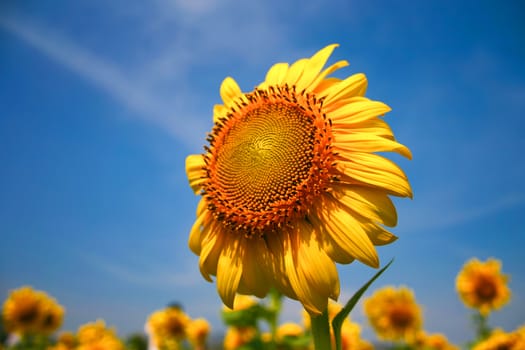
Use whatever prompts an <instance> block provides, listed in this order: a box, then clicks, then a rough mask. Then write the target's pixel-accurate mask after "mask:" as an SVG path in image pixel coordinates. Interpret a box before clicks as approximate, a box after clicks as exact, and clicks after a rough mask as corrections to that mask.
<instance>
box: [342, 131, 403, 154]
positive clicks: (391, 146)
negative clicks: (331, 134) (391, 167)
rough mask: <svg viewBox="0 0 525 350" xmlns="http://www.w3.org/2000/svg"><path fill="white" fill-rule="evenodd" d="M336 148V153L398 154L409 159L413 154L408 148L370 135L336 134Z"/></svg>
mask: <svg viewBox="0 0 525 350" xmlns="http://www.w3.org/2000/svg"><path fill="white" fill-rule="evenodd" d="M334 146H335V148H336V149H334V151H335V152H337V151H338V150H337V149H340V150H343V151H350V152H371V153H375V152H396V153H398V154H400V155H402V156H405V157H407V158H408V159H412V153H411V152H410V150H409V149H408V148H407V147H406V146H404V145H402V144H400V143H398V142H396V141H393V140H389V139H386V138H384V137H381V136H376V135H373V134H368V133H357V132H355V133H346V134H336V135H335V140H334Z"/></svg>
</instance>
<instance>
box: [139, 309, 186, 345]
mask: <svg viewBox="0 0 525 350" xmlns="http://www.w3.org/2000/svg"><path fill="white" fill-rule="evenodd" d="M190 321H191V319H190V317H189V316H188V315H186V313H184V311H182V309H181V308H179V307H172V306H170V307H167V308H165V309H162V310H158V311H155V312H154V313H152V314H151V315H150V316H149V318H148V321H147V325H146V328H147V329H148V331H149V332H150V335H151V337H152V340H153V343H154V344H155V345H156V346H157V347H159V348H161V349H162V348H168V349H172V348H173V349H176V348H178V346H179V345H178V344H179V342H181V341H182V340H184V339H186V337H187V333H186V327H187V326H188V324H189V323H190Z"/></svg>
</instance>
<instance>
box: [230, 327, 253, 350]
mask: <svg viewBox="0 0 525 350" xmlns="http://www.w3.org/2000/svg"><path fill="white" fill-rule="evenodd" d="M256 336H257V329H255V328H253V327H228V329H227V330H226V334H225V335H224V341H223V346H224V350H235V349H237V348H239V347H241V346H243V345H246V344H248V343H249V342H250V341H252V340H253V339H254V338H255V337H256Z"/></svg>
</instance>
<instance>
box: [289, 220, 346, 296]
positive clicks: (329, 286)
mask: <svg viewBox="0 0 525 350" xmlns="http://www.w3.org/2000/svg"><path fill="white" fill-rule="evenodd" d="M299 233H300V234H299V237H297V238H298V240H299V243H300V246H299V249H298V253H297V257H298V262H299V269H298V271H297V272H298V274H299V277H300V278H301V279H303V280H306V281H307V282H308V284H309V285H310V287H311V288H313V289H314V290H315V291H316V292H317V293H319V294H320V295H321V297H322V298H323V299H324V300H326V299H327V298H331V299H334V300H335V299H337V298H338V297H339V291H340V290H339V276H338V274H337V268H336V266H335V264H334V262H333V261H332V259H330V258H329V257H328V256H327V255H326V252H325V251H324V249H323V248H322V247H321V244H320V242H321V240H320V239H319V237H318V234H317V233H316V231H314V228H313V226H312V225H311V224H309V223H307V222H306V221H300V222H299ZM314 256H316V257H317V259H312V257H314ZM314 261H315V262H314ZM324 300H323V304H321V305H324V303H325V301H324Z"/></svg>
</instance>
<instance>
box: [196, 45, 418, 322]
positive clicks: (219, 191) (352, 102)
mask: <svg viewBox="0 0 525 350" xmlns="http://www.w3.org/2000/svg"><path fill="white" fill-rule="evenodd" d="M336 46H337V45H329V46H327V47H325V48H323V49H322V50H320V51H319V52H317V53H316V54H314V55H313V56H312V57H310V58H304V59H300V60H298V61H297V62H295V63H293V64H292V65H290V66H289V65H288V64H286V63H277V64H275V65H274V66H272V67H271V68H270V70H269V71H268V73H267V75H266V79H265V81H264V82H262V83H261V84H259V85H258V86H257V87H255V89H254V90H253V91H251V92H247V93H243V92H242V91H241V89H240V88H239V86H238V85H237V83H236V82H235V80H233V79H232V78H230V77H227V78H226V79H225V80H224V81H223V83H222V85H221V88H220V95H221V97H222V100H223V104H221V105H216V106H215V107H214V110H213V121H214V127H213V129H212V131H211V133H210V134H209V137H208V142H209V146H206V147H205V152H204V154H197V155H190V156H188V157H187V159H186V172H187V175H188V179H189V183H190V186H191V187H192V189H193V190H194V191H195V192H196V193H197V194H200V195H201V196H202V198H201V200H200V202H199V204H198V206H197V218H196V221H195V223H194V225H193V227H192V229H191V232H190V237H189V246H190V249H191V250H192V251H193V252H194V253H195V254H197V255H199V256H200V259H199V266H200V271H201V273H202V275H203V276H204V278H205V279H206V280H208V281H210V282H211V281H213V280H212V277H211V276H216V282H217V290H218V293H219V295H220V297H221V298H222V301H223V302H224V304H226V305H227V306H229V307H232V305H233V300H234V296H235V294H236V293H237V292H238V293H241V294H249V295H255V296H257V297H264V296H265V295H266V294H267V293H268V291H269V289H270V288H271V287H275V288H277V289H278V290H279V291H280V292H281V293H283V294H284V295H286V296H288V297H290V298H293V299H297V300H299V301H300V302H301V303H302V304H303V306H304V307H305V309H306V310H308V312H309V313H311V314H312V315H316V314H320V313H322V312H323V311H324V310H325V309H326V307H327V303H328V299H329V298H331V299H334V300H336V299H337V298H338V296H339V276H338V273H337V268H336V263H341V264H348V263H350V262H352V261H353V260H355V259H357V260H358V261H361V262H363V263H365V264H367V265H369V266H372V267H378V266H379V259H378V256H377V252H376V250H375V247H374V246H375V245H383V244H387V243H391V242H393V241H394V240H395V239H396V237H395V236H394V235H393V234H391V233H390V232H388V231H387V230H386V229H385V228H384V226H389V227H393V226H395V225H396V223H397V215H396V210H395V207H394V205H393V204H392V201H391V199H390V198H389V195H395V196H400V197H411V196H412V192H411V189H410V185H409V183H408V180H407V178H406V176H405V174H404V173H403V171H402V170H401V169H400V168H399V167H398V166H397V165H395V164H394V163H393V162H392V161H390V160H388V159H386V158H384V157H382V156H380V155H378V154H376V152H388V151H393V152H397V153H399V154H401V155H403V156H405V157H407V158H411V153H410V151H409V149H408V148H407V147H405V146H403V145H402V144H400V143H398V142H396V141H395V140H394V136H393V133H392V131H391V129H390V128H389V126H388V125H387V124H386V123H385V122H384V121H383V120H382V118H381V116H382V115H384V114H385V113H386V112H388V111H390V107H388V106H387V105H386V104H384V103H382V102H378V101H373V100H370V99H368V98H366V97H364V94H365V91H366V88H367V79H366V77H365V75H363V74H355V75H352V76H350V77H348V78H346V79H338V78H335V77H329V75H330V74H331V73H333V72H334V71H336V70H338V69H339V68H342V67H344V66H346V65H347V64H348V63H347V62H346V61H338V62H336V63H334V64H332V65H330V66H329V67H327V68H324V69H323V67H324V66H325V64H326V62H327V60H328V58H329V56H330V55H331V54H332V51H333V50H334V49H335V47H336Z"/></svg>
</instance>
